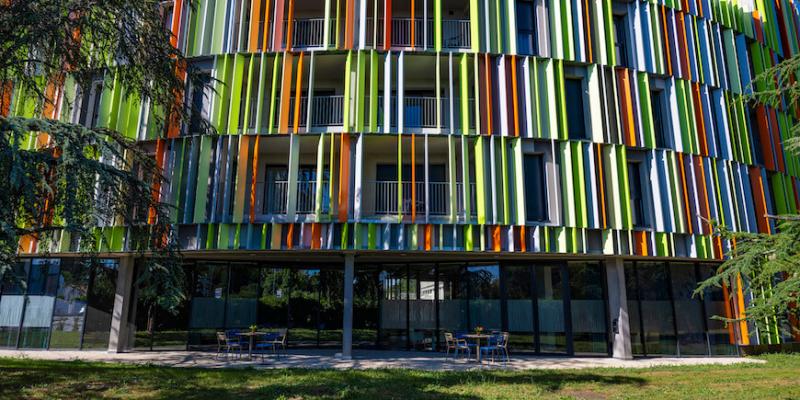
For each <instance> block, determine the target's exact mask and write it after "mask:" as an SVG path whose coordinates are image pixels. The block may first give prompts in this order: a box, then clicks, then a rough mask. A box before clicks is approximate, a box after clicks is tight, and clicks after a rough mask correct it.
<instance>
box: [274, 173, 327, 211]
mask: <svg viewBox="0 0 800 400" xmlns="http://www.w3.org/2000/svg"><path fill="white" fill-rule="evenodd" d="M328 186H329V184H328V181H323V182H322V212H323V213H325V212H328V210H329V205H330V201H329V200H330V193H329V191H328ZM288 194H289V181H283V180H281V181H272V182H268V183H267V185H266V190H265V191H264V199H265V200H266V201H265V202H264V214H268V215H281V214H286V213H287V210H286V206H287V203H288ZM316 198H317V181H298V182H297V207H296V209H295V211H296V212H297V213H298V214H313V213H314V212H315V208H316Z"/></svg>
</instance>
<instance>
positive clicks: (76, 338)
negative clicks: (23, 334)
mask: <svg viewBox="0 0 800 400" xmlns="http://www.w3.org/2000/svg"><path fill="white" fill-rule="evenodd" d="M58 280H59V284H58V293H57V295H56V303H55V308H54V310H53V327H52V333H51V334H50V348H54V349H66V348H73V349H74V348H78V347H80V345H81V332H82V331H83V322H84V316H85V315H86V307H87V302H86V301H87V295H88V290H89V268H87V267H86V266H85V265H84V264H83V263H81V262H72V261H67V260H62V262H61V274H60V276H59V278H58Z"/></svg>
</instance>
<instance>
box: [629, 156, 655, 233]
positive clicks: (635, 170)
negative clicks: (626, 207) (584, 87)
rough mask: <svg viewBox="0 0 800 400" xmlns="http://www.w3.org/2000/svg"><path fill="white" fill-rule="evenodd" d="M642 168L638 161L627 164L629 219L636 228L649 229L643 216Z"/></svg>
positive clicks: (644, 215)
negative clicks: (629, 200)
mask: <svg viewBox="0 0 800 400" xmlns="http://www.w3.org/2000/svg"><path fill="white" fill-rule="evenodd" d="M643 172H644V167H643V166H642V163H641V162H640V161H635V162H629V163H628V184H629V186H630V196H631V218H632V219H633V226H634V227H636V228H649V227H650V223H649V221H648V220H647V215H646V214H645V203H644V188H643V186H642V179H643V176H642V173H643Z"/></svg>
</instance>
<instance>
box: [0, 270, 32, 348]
mask: <svg viewBox="0 0 800 400" xmlns="http://www.w3.org/2000/svg"><path fill="white" fill-rule="evenodd" d="M29 269H30V261H29V260H26V261H24V262H20V263H18V264H16V265H15V266H14V269H13V274H14V275H15V276H14V277H7V276H6V277H3V285H2V289H0V346H1V347H17V339H18V338H19V330H20V325H21V324H22V313H23V312H24V311H23V307H24V304H25V291H24V289H23V288H24V282H25V280H26V279H27V277H28V270H29Z"/></svg>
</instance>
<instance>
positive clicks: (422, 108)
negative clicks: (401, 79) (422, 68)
mask: <svg viewBox="0 0 800 400" xmlns="http://www.w3.org/2000/svg"><path fill="white" fill-rule="evenodd" d="M460 101H461V100H460V99H458V98H454V99H453V108H454V110H455V113H454V115H453V116H454V118H455V121H456V126H458V125H459V122H460V121H459V118H460V114H459V111H460V104H459V103H460ZM365 102H366V104H369V97H367V98H366V99H365ZM439 102H440V106H441V110H442V120H441V129H442V130H444V129H449V128H450V99H449V98H447V97H442V98H440V99H439ZM311 103H312V104H311V108H312V115H311V126H310V127H307V129H306V132H312V131H315V130H325V129H327V128H330V127H341V126H342V125H343V124H344V96H342V95H326V96H314V97H313V98H312V101H311ZM403 104H404V113H403V127H404V129H409V128H411V129H413V128H418V129H427V130H437V121H436V113H437V106H436V97H433V96H404V97H403ZM390 107H391V114H390V115H391V121H392V124H391V127H392V128H394V129H397V97H396V96H392V98H391V103H390ZM469 107H470V110H472V109H474V107H475V100H474V99H470V100H469ZM383 108H384V104H383V96H378V126H379V127H380V126H383V115H384V112H383ZM252 112H255V111H252ZM294 112H295V98H294V97H292V98H291V99H290V100H289V113H290V114H289V115H290V116H289V126H290V127H291V126H293V124H294ZM279 122H280V121H279V118H276V119H275V122H274V127H276V128H277V127H278V125H279ZM473 123H474V122H473ZM307 124H308V97H306V96H302V97H300V118H299V120H298V126H300V127H304V128H306V125H307ZM430 133H436V132H430Z"/></svg>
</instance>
